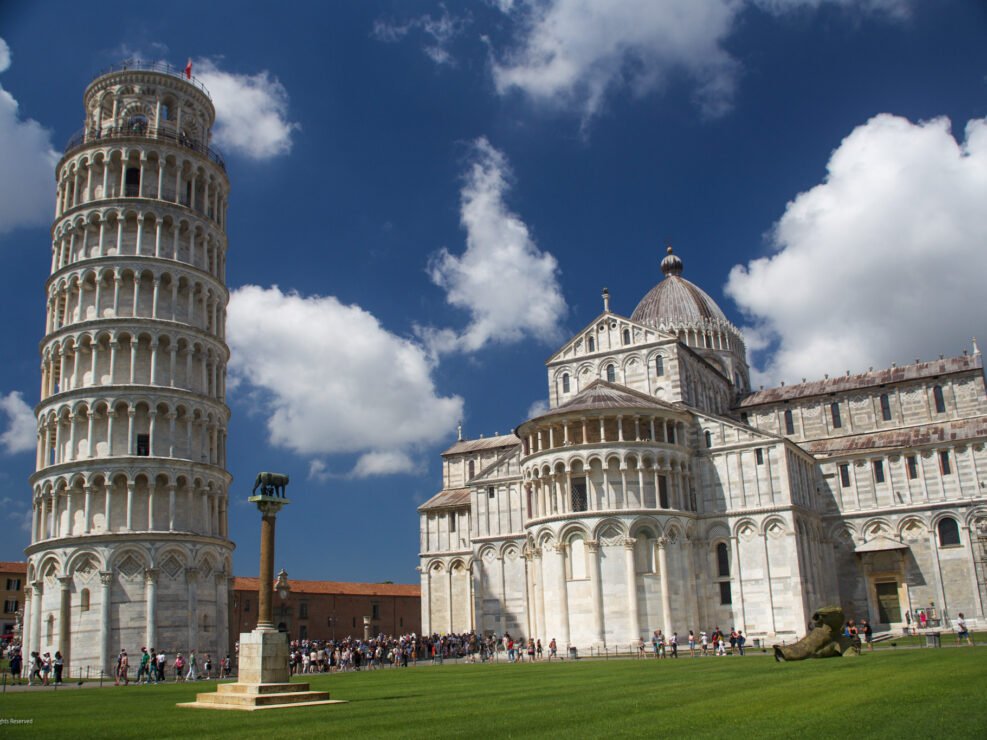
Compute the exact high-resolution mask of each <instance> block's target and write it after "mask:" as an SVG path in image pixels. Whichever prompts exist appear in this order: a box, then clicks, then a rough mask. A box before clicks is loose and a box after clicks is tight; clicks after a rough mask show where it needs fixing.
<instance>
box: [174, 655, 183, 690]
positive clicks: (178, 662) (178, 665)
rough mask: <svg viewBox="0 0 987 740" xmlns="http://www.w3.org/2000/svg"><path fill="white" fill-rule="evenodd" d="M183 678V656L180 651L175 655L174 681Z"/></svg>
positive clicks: (176, 681)
mask: <svg viewBox="0 0 987 740" xmlns="http://www.w3.org/2000/svg"><path fill="white" fill-rule="evenodd" d="M184 680H185V658H183V657H182V654H181V653H178V654H177V655H176V656H175V683H178V682H179V681H184Z"/></svg>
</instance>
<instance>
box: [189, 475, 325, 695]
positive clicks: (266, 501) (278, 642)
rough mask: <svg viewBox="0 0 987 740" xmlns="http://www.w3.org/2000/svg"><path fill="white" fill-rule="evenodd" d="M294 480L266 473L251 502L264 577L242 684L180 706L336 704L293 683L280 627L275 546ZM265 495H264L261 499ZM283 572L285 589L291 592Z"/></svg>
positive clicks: (247, 637) (244, 647)
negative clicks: (254, 507) (290, 482)
mask: <svg viewBox="0 0 987 740" xmlns="http://www.w3.org/2000/svg"><path fill="white" fill-rule="evenodd" d="M287 485H288V476H287V475H283V474H280V473H260V474H259V475H258V476H257V480H256V482H255V483H254V490H253V493H254V494H255V495H252V496H250V497H249V498H248V499H247V500H248V501H250V502H251V503H253V504H256V505H257V510H258V511H259V512H260V515H261V525H260V572H259V574H258V575H259V578H258V592H257V628H256V629H254V630H253V631H252V632H243V633H241V634H240V656H239V674H238V678H237V682H236V683H228V684H220V685H219V686H218V687H217V691H216V692H215V693H212V692H210V693H205V694H199V695H198V697H197V698H196V701H194V702H191V703H188V704H179V705H178V706H181V707H195V708H201V709H242V710H244V711H254V710H257V709H276V708H279V707H291V706H294V707H297V706H310V705H316V704H336V703H339V702H336V701H332V700H330V699H329V692H327V691H309V685H308V684H307V683H291V682H290V678H291V677H290V672H289V669H288V654H289V644H288V635H287V634H286V633H284V632H280V631H279V630H278V629H277V628H276V627H275V626H274V604H273V599H272V596H273V594H274V588H275V583H274V542H275V529H276V525H277V516H278V514H279V513H280V511H281V509H283V508H284V507H285V506H287V505H288V504H289V503H291V502H290V501H289V500H288V499H287V498H286V496H285V489H286V487H287ZM258 489H260V494H259V495H256V493H257V490H258ZM287 577H288V574H287V573H285V572H284V570H282V571H281V574H280V575H279V576H278V584H279V588H284V589H286V588H287Z"/></svg>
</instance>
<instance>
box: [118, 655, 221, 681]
mask: <svg viewBox="0 0 987 740" xmlns="http://www.w3.org/2000/svg"><path fill="white" fill-rule="evenodd" d="M133 667H134V666H132V665H131V663H130V656H129V655H127V651H126V650H121V651H120V652H119V653H118V654H117V660H116V667H115V672H114V675H113V683H114V685H116V686H119V685H121V684H122V685H124V686H127V685H129V683H130V671H131V670H132V669H133ZM136 667H137V674H136V677H135V679H134V682H135V683H136V684H138V685H140V684H143V685H145V686H146V685H148V684H152V683H155V684H156V683H164V682H165V681H167V680H168V679H167V675H166V672H167V668H168V656H167V654H166V653H165V651H164V650H160V651H158V650H155V649H154V648H153V647H152V648H151V649H150V650H148V649H147V648H146V647H142V648H141V655H140V659H139V660H138V662H137V666H136ZM217 667H218V671H217V673H216V676H215V677H216V678H220V679H222V678H230V677H231V676H232V675H233V661H232V659H231V658H230V656H229V655H227V656H226V657H225V658H223V659H222V660H220V661H219V665H218V666H215V665H214V664H213V660H212V656H211V655H209V653H206V657H205V660H203V661H202V672H201V673H200V672H199V661H198V658H197V657H196V655H195V651H194V650H191V651H189V654H188V657H187V658H186V657H185V656H184V655H182V654H181V653H176V654H175V660H174V662H173V663H172V668H173V671H174V673H173V675H174V680H175V682H176V683H177V682H179V681H197V680H199V679H211V678H213V669H214V668H217Z"/></svg>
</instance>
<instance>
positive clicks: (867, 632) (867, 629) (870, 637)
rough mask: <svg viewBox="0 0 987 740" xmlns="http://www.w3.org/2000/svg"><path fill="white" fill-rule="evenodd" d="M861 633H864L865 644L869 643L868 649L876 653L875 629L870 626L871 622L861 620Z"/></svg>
mask: <svg viewBox="0 0 987 740" xmlns="http://www.w3.org/2000/svg"><path fill="white" fill-rule="evenodd" d="M860 631H861V632H863V633H864V642H866V643H867V649H868V650H869V651H870V652H874V628H873V627H871V626H870V620H868V619H863V620H861V622H860Z"/></svg>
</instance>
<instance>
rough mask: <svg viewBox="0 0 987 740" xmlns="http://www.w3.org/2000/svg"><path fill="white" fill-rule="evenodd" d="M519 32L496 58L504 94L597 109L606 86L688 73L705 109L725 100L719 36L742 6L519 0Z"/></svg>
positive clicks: (724, 57)
mask: <svg viewBox="0 0 987 740" xmlns="http://www.w3.org/2000/svg"><path fill="white" fill-rule="evenodd" d="M519 7H520V9H521V19H520V23H521V24H522V27H521V37H520V41H519V43H518V44H517V46H516V47H515V48H514V49H512V50H511V51H509V52H508V53H507V54H505V55H503V57H502V58H501V59H499V60H496V61H495V62H494V65H493V75H494V82H495V83H496V86H497V90H498V92H500V93H501V94H503V93H506V92H508V91H510V90H514V89H516V90H519V91H521V92H523V93H524V94H526V95H528V96H529V97H530V98H532V99H533V100H535V101H538V102H541V103H547V104H551V105H556V106H560V107H565V108H573V109H577V110H579V111H580V112H581V114H582V115H583V117H584V119H588V118H591V117H592V116H594V115H595V114H596V113H598V112H599V110H600V108H601V107H602V105H603V103H604V101H605V97H606V95H607V93H608V92H609V91H610V90H611V89H613V88H619V87H628V88H630V89H631V90H632V91H634V92H635V93H638V94H643V93H648V92H651V91H653V90H656V89H660V88H661V87H662V85H663V84H664V83H665V81H666V79H667V77H668V75H669V73H670V72H671V71H673V70H681V71H683V72H685V73H686V74H687V75H689V76H690V77H692V78H693V79H694V80H695V82H696V84H697V86H698V92H697V96H698V98H699V99H700V103H701V105H702V107H703V109H704V110H705V111H706V112H707V113H708V114H710V115H716V114H718V113H722V112H724V111H725V110H726V108H728V107H729V104H730V100H731V97H732V94H733V88H734V74H735V66H736V65H735V62H734V61H733V59H732V58H731V57H730V55H729V54H728V53H727V52H726V51H724V50H723V49H722V48H721V46H720V43H721V41H722V40H723V39H724V38H725V37H726V36H727V35H728V34H729V32H730V30H731V28H732V25H733V21H734V17H735V16H736V14H737V12H738V9H739V6H738V4H737V3H736V2H732V1H731V0H665V1H663V2H654V1H653V0H610V1H609V2H606V3H599V2H594V1H593V0H554V1H553V2H547V3H536V4H531V5H523V6H519Z"/></svg>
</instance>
